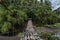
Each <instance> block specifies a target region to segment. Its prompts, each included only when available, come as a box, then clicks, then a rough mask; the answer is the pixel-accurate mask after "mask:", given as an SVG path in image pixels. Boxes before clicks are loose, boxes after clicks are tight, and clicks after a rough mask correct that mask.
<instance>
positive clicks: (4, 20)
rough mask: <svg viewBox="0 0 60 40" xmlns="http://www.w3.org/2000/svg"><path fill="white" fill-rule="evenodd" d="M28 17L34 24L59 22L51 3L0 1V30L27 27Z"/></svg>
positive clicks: (18, 0)
mask: <svg viewBox="0 0 60 40" xmlns="http://www.w3.org/2000/svg"><path fill="white" fill-rule="evenodd" d="M28 18H32V21H33V23H34V24H38V25H45V24H54V23H56V22H58V19H59V18H58V17H57V14H56V13H55V12H52V10H51V3H50V2H49V1H47V0H46V1H45V3H40V2H38V1H37V0H1V1H0V32H1V33H6V32H11V31H12V30H14V31H15V30H17V29H18V30H20V29H21V28H22V30H23V29H24V28H25V27H26V22H27V21H28Z"/></svg>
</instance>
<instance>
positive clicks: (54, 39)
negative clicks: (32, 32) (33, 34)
mask: <svg viewBox="0 0 60 40" xmlns="http://www.w3.org/2000/svg"><path fill="white" fill-rule="evenodd" d="M41 37H42V38H44V39H45V40H58V38H57V37H55V36H54V34H53V33H41Z"/></svg>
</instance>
